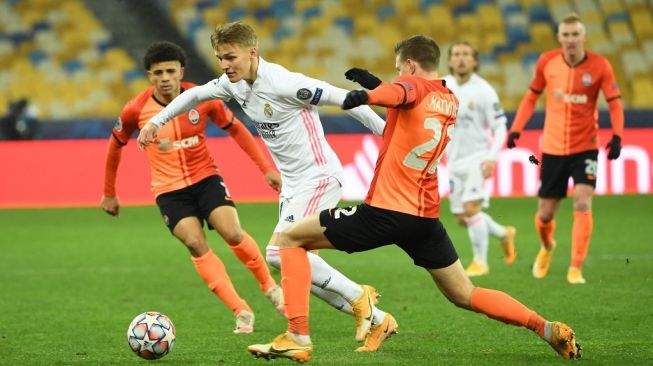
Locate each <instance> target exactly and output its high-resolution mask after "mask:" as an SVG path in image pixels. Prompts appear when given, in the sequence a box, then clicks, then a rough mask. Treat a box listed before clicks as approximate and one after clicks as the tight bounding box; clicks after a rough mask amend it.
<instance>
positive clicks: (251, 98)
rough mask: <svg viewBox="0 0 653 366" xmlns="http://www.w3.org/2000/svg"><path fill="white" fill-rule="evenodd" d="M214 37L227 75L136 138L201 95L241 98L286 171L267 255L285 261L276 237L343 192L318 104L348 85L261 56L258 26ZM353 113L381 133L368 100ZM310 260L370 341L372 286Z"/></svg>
mask: <svg viewBox="0 0 653 366" xmlns="http://www.w3.org/2000/svg"><path fill="white" fill-rule="evenodd" d="M211 43H212V46H213V49H214V52H215V56H216V58H217V59H218V60H219V62H220V67H221V68H222V70H223V71H224V74H223V75H222V76H220V77H219V78H218V79H214V80H212V81H210V82H208V83H207V84H205V85H202V86H197V87H195V88H192V89H188V90H187V91H185V92H184V93H182V94H181V95H179V96H178V97H177V98H175V99H174V100H173V101H172V102H171V103H170V104H168V106H167V107H166V108H165V109H164V110H162V111H161V112H159V114H157V115H156V116H154V117H153V118H152V119H151V120H150V121H149V123H147V124H146V125H145V126H144V127H143V129H142V130H141V132H140V134H139V136H138V143H139V144H140V145H141V146H144V145H148V144H149V143H151V142H153V141H154V138H155V137H156V133H157V130H158V128H159V127H160V126H162V125H163V124H165V123H166V122H168V121H170V120H171V119H172V118H174V117H175V116H177V115H179V114H181V113H183V112H186V111H189V110H190V109H191V108H193V107H194V106H195V105H197V104H199V103H201V102H203V101H206V100H210V99H221V100H224V101H228V100H231V99H234V100H235V101H237V102H238V104H240V105H241V106H242V108H243V111H244V112H245V114H247V116H248V117H249V118H250V119H251V121H252V122H253V123H254V125H255V127H256V129H257V131H258V133H259V135H260V136H261V137H262V138H263V141H265V144H266V146H267V147H268V149H269V151H270V153H271V155H272V159H273V160H274V162H275V164H276V165H277V168H278V169H279V171H280V173H281V177H282V183H283V184H282V188H281V193H280V197H279V221H278V223H277V226H276V227H275V229H274V232H273V234H272V237H271V239H270V242H269V244H268V246H267V254H266V257H267V260H268V263H270V265H272V266H273V267H275V268H280V263H281V262H280V257H279V247H278V246H277V243H278V238H279V234H280V233H281V231H282V230H283V229H284V228H285V227H287V226H288V225H290V224H291V223H293V222H294V221H297V220H299V219H301V218H303V217H304V216H308V215H310V214H312V213H314V212H320V211H322V210H325V209H329V208H333V207H336V205H337V203H338V201H339V200H340V198H341V196H342V181H343V169H342V165H341V163H340V161H339V160H338V157H337V156H336V154H335V153H334V151H333V150H332V149H331V146H329V144H328V143H327V141H326V139H325V137H324V131H323V129H322V124H321V122H320V117H319V115H318V110H317V106H319V105H325V104H327V105H334V106H340V105H341V104H342V102H343V101H344V99H345V96H346V94H347V91H346V90H344V89H340V88H337V87H334V86H332V85H330V84H328V83H326V82H323V81H320V80H316V79H312V78H309V77H307V76H305V75H303V74H300V73H294V72H290V71H288V70H286V69H285V68H284V67H282V66H280V65H277V64H274V63H270V62H267V61H265V60H264V59H263V58H262V57H260V56H259V55H258V48H257V43H258V41H257V37H256V34H255V32H254V30H253V29H252V28H251V27H250V26H249V25H246V24H243V23H241V22H233V23H228V24H223V25H219V26H218V27H217V28H216V29H215V31H214V33H213V35H212V36H211ZM349 112H350V115H352V116H353V117H354V118H356V119H357V120H359V121H360V122H361V123H363V124H364V125H365V126H366V127H368V128H369V129H370V130H371V131H372V132H374V133H375V134H377V135H381V134H382V133H383V129H384V127H385V121H384V120H383V119H382V118H381V117H379V116H378V115H377V114H376V113H375V112H374V111H372V109H370V108H369V107H368V106H361V107H359V108H355V109H352V110H351V111H349ZM309 260H310V264H311V283H312V288H311V292H312V293H313V294H315V295H317V296H318V297H319V298H321V299H322V300H324V301H326V302H328V303H329V304H331V305H332V306H333V307H335V308H336V309H338V310H341V311H343V312H346V313H348V314H353V315H354V317H355V318H356V322H357V337H356V338H357V339H358V340H359V341H360V340H365V339H366V337H369V329H370V327H371V326H372V324H380V323H382V322H383V320H384V318H385V316H386V314H385V313H384V312H383V311H381V310H379V309H378V308H376V307H375V306H374V304H375V303H376V301H377V300H376V298H377V294H376V291H375V289H374V288H372V287H371V286H366V285H364V286H360V285H358V284H356V283H355V282H353V281H351V280H350V279H348V278H347V277H345V276H344V275H343V274H341V273H340V272H338V271H337V270H335V269H334V268H333V267H331V266H330V265H329V264H327V263H326V262H325V261H324V260H323V259H322V258H320V257H319V256H318V255H316V254H313V253H310V254H309ZM282 287H283V283H282ZM371 343H374V342H371ZM378 346H380V344H378ZM378 346H376V348H378ZM376 348H374V349H365V351H374V350H376Z"/></svg>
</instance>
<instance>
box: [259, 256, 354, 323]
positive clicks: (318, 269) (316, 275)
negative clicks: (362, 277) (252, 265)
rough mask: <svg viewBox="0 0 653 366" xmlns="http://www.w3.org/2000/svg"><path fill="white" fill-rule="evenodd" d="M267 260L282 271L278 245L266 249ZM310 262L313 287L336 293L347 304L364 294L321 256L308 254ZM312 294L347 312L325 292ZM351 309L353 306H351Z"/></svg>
mask: <svg viewBox="0 0 653 366" xmlns="http://www.w3.org/2000/svg"><path fill="white" fill-rule="evenodd" d="M266 259H267V261H268V263H269V264H270V265H271V266H272V267H274V268H276V269H281V257H280V256H279V247H278V246H276V245H268V246H267V249H266ZM308 261H309V263H310V265H311V283H312V284H313V286H311V287H317V288H319V289H322V290H326V291H328V292H332V293H335V294H336V295H340V296H341V297H343V298H344V300H345V301H346V302H347V303H351V302H352V301H354V300H357V299H358V298H359V297H361V295H362V294H363V289H362V288H361V287H360V286H359V285H358V284H357V283H355V282H353V281H352V280H350V279H349V278H347V277H345V276H344V275H343V274H342V273H340V272H338V271H337V270H336V269H335V268H333V267H331V266H330V265H329V264H328V263H327V262H325V261H324V259H322V258H320V256H318V255H316V254H314V253H311V252H308ZM311 292H312V293H314V294H315V295H316V296H318V297H319V298H320V299H322V300H324V301H326V302H327V303H329V304H331V305H332V306H333V307H335V308H336V309H338V310H341V311H343V312H347V311H346V310H343V309H344V307H342V308H341V305H342V304H341V302H340V301H335V300H332V296H331V295H330V294H328V293H324V292H316V291H313V289H311ZM322 296H325V297H322ZM349 308H350V309H351V306H349Z"/></svg>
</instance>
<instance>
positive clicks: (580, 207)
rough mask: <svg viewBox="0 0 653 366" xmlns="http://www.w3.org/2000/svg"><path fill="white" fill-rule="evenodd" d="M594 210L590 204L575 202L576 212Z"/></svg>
mask: <svg viewBox="0 0 653 366" xmlns="http://www.w3.org/2000/svg"><path fill="white" fill-rule="evenodd" d="M591 209H592V206H591V205H590V204H589V202H582V201H578V202H574V211H576V212H587V211H590V210H591Z"/></svg>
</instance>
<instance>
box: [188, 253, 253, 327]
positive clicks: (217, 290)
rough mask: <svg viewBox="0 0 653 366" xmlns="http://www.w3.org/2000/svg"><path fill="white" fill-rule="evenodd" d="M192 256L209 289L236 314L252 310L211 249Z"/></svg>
mask: <svg viewBox="0 0 653 366" xmlns="http://www.w3.org/2000/svg"><path fill="white" fill-rule="evenodd" d="M191 258H192V259H193V263H194V264H195V268H196V269H197V272H198V273H199V274H200V277H202V278H203V279H204V282H206V283H207V284H208V285H209V289H211V291H213V293H214V294H216V295H217V296H218V297H219V298H220V300H222V302H224V303H225V305H227V307H228V308H229V309H231V311H232V312H233V313H234V316H235V315H238V313H239V312H240V311H241V310H247V311H249V312H250V313H251V312H252V309H251V308H250V307H249V305H247V303H246V302H245V300H243V299H241V298H240V296H238V293H237V292H236V289H235V288H234V285H233V284H232V283H231V279H230V278H229V275H228V274H227V270H226V269H225V267H224V264H223V263H222V261H221V260H220V258H218V256H217V255H215V253H213V251H212V250H211V249H209V251H208V252H206V254H204V255H203V256H201V257H191Z"/></svg>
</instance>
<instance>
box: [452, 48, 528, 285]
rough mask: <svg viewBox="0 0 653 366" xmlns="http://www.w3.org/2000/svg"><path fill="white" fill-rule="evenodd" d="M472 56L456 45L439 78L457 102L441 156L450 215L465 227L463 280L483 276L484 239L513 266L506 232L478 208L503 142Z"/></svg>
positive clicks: (498, 111) (492, 100)
mask: <svg viewBox="0 0 653 366" xmlns="http://www.w3.org/2000/svg"><path fill="white" fill-rule="evenodd" d="M478 67H479V60H478V51H476V50H475V49H474V48H473V47H472V45H471V44H470V43H468V42H464V41H462V42H456V43H454V44H453V45H451V47H450V48H449V71H450V72H451V75H447V76H445V77H444V80H445V81H446V84H447V87H448V88H449V89H451V90H452V91H453V92H454V94H455V95H456V97H458V100H459V101H460V108H459V109H458V119H457V120H456V129H455V130H454V132H453V136H452V140H451V142H450V143H449V147H448V150H447V168H448V172H449V178H450V183H451V184H450V185H451V193H450V197H449V202H450V204H451V212H452V213H453V214H454V215H456V217H457V219H458V223H459V224H461V225H463V226H467V233H468V234H469V239H470V240H471V243H472V251H473V253H474V259H473V260H472V262H471V264H470V265H469V266H468V267H467V268H466V269H465V272H466V273H467V275H468V276H470V277H473V276H482V275H485V274H488V273H489V271H490V267H489V266H488V262H487V252H488V246H489V235H490V234H491V235H492V236H494V237H496V238H498V239H499V240H500V242H501V244H502V248H503V251H504V261H505V262H506V263H507V264H512V263H513V262H514V261H515V257H516V254H515V247H514V237H515V234H516V230H515V228H514V227H512V226H503V225H500V224H498V223H497V222H496V221H494V220H493V219H492V217H490V215H488V214H487V213H485V212H483V208H487V207H488V206H489V194H488V192H487V191H486V189H485V180H486V179H488V178H490V177H491V176H492V174H493V172H494V167H495V164H496V160H497V156H498V154H499V150H500V149H501V147H502V146H503V142H504V140H505V138H506V116H505V114H504V112H503V109H502V108H501V105H500V103H499V97H498V96H497V93H496V91H495V90H494V88H492V86H491V85H490V84H489V83H488V82H487V81H485V79H483V78H481V77H480V76H479V75H477V74H476V71H477V70H478Z"/></svg>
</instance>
